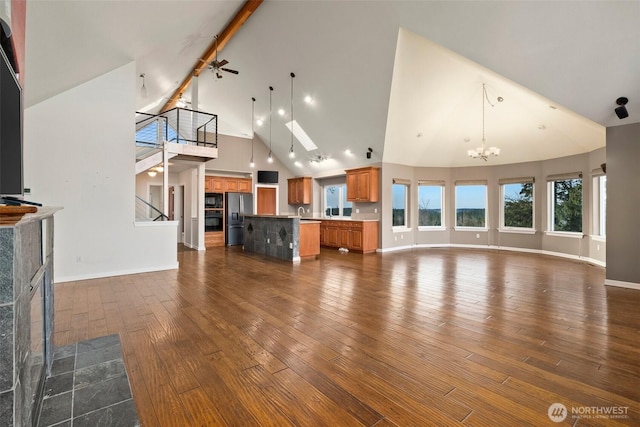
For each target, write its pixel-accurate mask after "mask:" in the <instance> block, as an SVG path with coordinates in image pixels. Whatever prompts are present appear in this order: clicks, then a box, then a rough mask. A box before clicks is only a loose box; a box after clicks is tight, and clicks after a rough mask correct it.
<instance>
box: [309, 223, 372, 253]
mask: <svg viewBox="0 0 640 427" xmlns="http://www.w3.org/2000/svg"><path fill="white" fill-rule="evenodd" d="M378 230H379V222H378V221H339V220H322V222H321V224H320V245H321V246H327V247H331V248H347V249H349V250H350V251H353V252H361V253H371V252H375V251H376V250H377V249H378Z"/></svg>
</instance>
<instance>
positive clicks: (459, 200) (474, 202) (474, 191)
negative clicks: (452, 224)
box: [456, 185, 487, 228]
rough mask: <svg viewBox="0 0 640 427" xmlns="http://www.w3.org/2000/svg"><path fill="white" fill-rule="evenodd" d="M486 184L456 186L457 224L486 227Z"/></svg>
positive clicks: (460, 225) (459, 225)
mask: <svg viewBox="0 0 640 427" xmlns="http://www.w3.org/2000/svg"><path fill="white" fill-rule="evenodd" d="M486 204H487V186H486V185H457V186H456V226H458V227H483V228H484V227H485V224H486Z"/></svg>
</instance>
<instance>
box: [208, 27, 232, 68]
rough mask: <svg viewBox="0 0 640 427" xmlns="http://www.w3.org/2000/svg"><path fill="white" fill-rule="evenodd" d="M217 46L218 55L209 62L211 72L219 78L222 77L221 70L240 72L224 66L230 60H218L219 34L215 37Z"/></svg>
mask: <svg viewBox="0 0 640 427" xmlns="http://www.w3.org/2000/svg"><path fill="white" fill-rule="evenodd" d="M215 46H216V47H215V49H216V56H215V58H214V60H213V61H211V62H210V63H209V65H208V66H207V68H208V69H210V70H211V72H212V73H214V74H215V75H216V77H217V78H219V79H221V78H222V74H220V71H226V72H227V73H231V74H238V72H237V71H236V70H232V69H231V68H224V66H225V65H227V64H228V63H229V61H227V60H226V59H223V60H222V61H218V36H217V35H216V38H215Z"/></svg>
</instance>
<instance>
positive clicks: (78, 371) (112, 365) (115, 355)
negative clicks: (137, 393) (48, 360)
mask: <svg viewBox="0 0 640 427" xmlns="http://www.w3.org/2000/svg"><path fill="white" fill-rule="evenodd" d="M71 425H73V426H74V427H77V426H97V425H100V426H118V427H129V426H131V427H134V426H139V425H140V422H139V421H138V414H137V412H136V406H135V404H134V402H133V397H132V394H131V387H130V384H129V377H128V376H127V371H126V369H125V365H124V360H123V357H122V347H121V344H120V337H119V336H118V335H109V336H105V337H101V338H95V339H92V340H88V341H82V342H79V343H76V344H70V345H68V346H65V347H60V348H57V349H56V350H55V351H54V355H53V365H52V367H51V376H50V377H48V378H47V379H46V382H45V385H44V400H43V401H42V409H41V413H40V420H39V423H38V426H41V427H47V426H56V427H58V426H59V427H67V426H71Z"/></svg>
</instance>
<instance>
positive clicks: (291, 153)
mask: <svg viewBox="0 0 640 427" xmlns="http://www.w3.org/2000/svg"><path fill="white" fill-rule="evenodd" d="M295 76H296V75H295V74H293V73H291V147H289V158H290V159H293V158H294V157H295V156H296V153H294V151H293V123H294V122H293V79H294V78H295Z"/></svg>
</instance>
